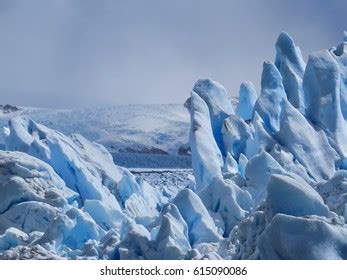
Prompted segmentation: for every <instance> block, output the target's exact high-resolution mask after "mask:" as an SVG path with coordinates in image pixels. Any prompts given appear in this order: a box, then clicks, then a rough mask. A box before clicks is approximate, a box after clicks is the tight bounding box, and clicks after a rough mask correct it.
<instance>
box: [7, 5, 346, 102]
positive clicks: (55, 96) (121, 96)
mask: <svg viewBox="0 0 347 280" xmlns="http://www.w3.org/2000/svg"><path fill="white" fill-rule="evenodd" d="M346 15H347V2H346V1H345V0H341V1H338V0H330V1H327V0H312V1H311V0H305V1H301V0H287V1H279V0H213V1H212V0H209V1H207V0H206V1H205V0H175V1H169V0H146V1H144V0H137V1H134V0H31V1H27V0H0V104H7V103H9V104H13V105H19V106H34V107H49V108H81V107H95V106H97V107H102V106H110V105H117V104H142V103H146V104H154V103H156V104H162V103H183V102H184V101H185V100H186V99H187V97H189V94H190V90H191V88H192V87H193V84H194V82H195V81H196V80H197V79H199V78H212V79H214V80H216V81H218V82H220V83H222V84H223V85H224V87H225V88H226V89H227V91H228V92H229V93H230V95H232V96H237V94H238V89H239V85H240V83H241V82H243V81H247V80H250V81H252V82H253V83H254V84H255V86H256V89H257V90H258V92H259V84H260V77H261V70H262V63H263V61H265V60H271V61H273V60H274V56H275V47H274V44H275V42H276V39H277V37H278V35H279V34H280V32H281V31H287V32H288V33H289V34H290V35H291V36H292V37H293V38H294V40H295V42H296V44H297V45H298V46H299V47H300V48H301V51H302V53H303V55H304V58H305V60H307V58H308V55H309V54H310V53H312V52H314V51H318V50H322V49H327V48H330V47H331V46H335V45H337V44H338V43H340V41H342V38H343V31H344V30H346V29H347V17H346Z"/></svg>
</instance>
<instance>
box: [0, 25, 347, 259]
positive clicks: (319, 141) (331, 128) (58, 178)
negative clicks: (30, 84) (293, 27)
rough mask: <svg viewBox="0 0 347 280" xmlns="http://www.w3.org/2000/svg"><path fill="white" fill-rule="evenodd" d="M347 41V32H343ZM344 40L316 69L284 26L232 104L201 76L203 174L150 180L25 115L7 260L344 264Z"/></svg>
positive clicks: (9, 163)
mask: <svg viewBox="0 0 347 280" xmlns="http://www.w3.org/2000/svg"><path fill="white" fill-rule="evenodd" d="M345 37H347V36H345ZM346 46H347V40H346V38H344V41H343V42H342V43H341V44H340V45H339V46H337V47H336V48H335V47H334V48H331V49H329V50H327V51H320V52H316V53H313V54H311V55H310V57H309V60H308V62H307V64H306V63H305V61H304V60H303V58H302V55H301V52H300V49H299V47H298V46H296V44H295V43H294V40H293V39H292V38H291V37H290V36H289V35H288V34H287V33H285V32H283V33H281V34H280V36H279V38H278V40H277V42H276V57H275V61H274V62H273V63H272V62H268V61H267V62H264V64H263V72H262V79H261V89H260V91H259V92H260V95H259V96H257V93H256V90H255V89H254V87H253V85H252V84H251V82H247V83H243V84H242V85H241V87H240V92H239V95H240V96H239V102H238V104H237V106H236V108H235V111H234V108H233V106H232V103H231V101H230V100H231V99H230V98H229V96H228V94H227V91H226V90H225V88H224V87H223V86H222V85H221V84H219V83H218V82H215V81H213V80H211V79H203V80H198V81H197V82H196V83H195V85H194V87H193V89H192V91H191V96H190V98H189V99H188V100H187V102H186V104H185V106H186V107H187V108H188V109H189V113H190V118H191V127H190V136H189V144H190V148H191V155H192V168H193V172H194V178H191V180H190V183H189V184H188V185H187V186H186V187H183V188H177V189H175V191H168V189H169V188H170V186H166V185H165V186H160V187H154V186H151V185H150V184H149V183H148V182H146V181H145V180H143V179H141V178H140V177H137V176H134V175H133V174H132V173H131V172H130V171H129V170H127V169H125V168H122V167H119V166H116V165H115V164H114V163H113V160H112V156H111V155H110V153H109V152H108V151H107V150H106V149H105V148H104V147H103V146H102V145H99V144H97V143H94V142H90V141H89V140H87V139H86V138H84V137H82V136H80V135H78V134H72V135H70V136H67V135H64V134H63V133H61V132H58V131H56V130H53V129H50V128H48V127H46V126H44V125H41V124H38V123H36V122H34V121H33V120H31V119H30V118H27V117H23V116H19V117H14V118H12V119H11V120H10V121H9V124H8V127H5V129H4V131H5V132H6V133H5V134H6V150H7V151H0V259H30V258H35V259H182V260H183V259H215V260H217V259H347V249H346V248H347V243H346V242H347V241H346V240H347V226H346V224H345V219H346V218H347V207H346V205H347V171H346V169H347V157H346V153H347V145H346V141H345V139H346V136H347V134H346V133H347V128H346V119H347V97H346V96H347V94H346V92H347V89H346V81H345V80H346V78H345V76H346V73H347V72H346V71H347V69H346V65H347V60H346V57H347V56H346V53H347V52H346Z"/></svg>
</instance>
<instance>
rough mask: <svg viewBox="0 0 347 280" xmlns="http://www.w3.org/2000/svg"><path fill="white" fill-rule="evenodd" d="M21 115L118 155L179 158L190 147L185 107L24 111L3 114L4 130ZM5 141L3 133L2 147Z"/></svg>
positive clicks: (0, 139) (158, 106)
mask: <svg viewBox="0 0 347 280" xmlns="http://www.w3.org/2000/svg"><path fill="white" fill-rule="evenodd" d="M18 115H25V116H28V117H30V118H31V119H33V120H35V121H37V122H38V123H41V124H43V125H45V126H47V127H50V128H52V129H56V130H59V131H61V132H62V133H64V134H67V135H70V134H73V133H78V134H81V135H83V136H84V137H85V138H87V139H89V140H92V141H96V142H98V143H100V144H103V145H104V146H105V147H106V148H107V149H108V150H109V151H110V152H114V153H116V152H119V151H120V150H121V151H123V152H128V153H134V152H135V153H149V154H155V153H159V154H160V153H170V154H175V155H177V154H178V153H179V152H180V153H184V152H185V149H186V148H187V143H188V132H189V114H188V113H187V110H186V109H185V108H184V107H183V105H118V106H113V107H106V108H90V109H80V110H56V109H41V108H22V109H21V110H19V111H13V112H9V113H6V114H5V113H1V111H0V127H3V126H5V125H7V122H8V120H9V119H10V118H12V117H14V116H18ZM4 137H5V136H4V134H3V131H2V129H1V131H0V145H1V144H3V143H4ZM180 148H181V150H180Z"/></svg>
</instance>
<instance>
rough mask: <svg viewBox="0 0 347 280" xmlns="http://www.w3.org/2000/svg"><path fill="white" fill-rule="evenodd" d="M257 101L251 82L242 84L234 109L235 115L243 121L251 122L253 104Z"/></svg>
mask: <svg viewBox="0 0 347 280" xmlns="http://www.w3.org/2000/svg"><path fill="white" fill-rule="evenodd" d="M256 101H257V93H256V91H255V88H254V85H253V84H252V82H250V81H248V82H244V83H242V84H241V86H240V91H239V101H238V103H237V107H236V109H235V114H236V115H238V116H239V117H241V118H242V119H244V120H245V121H248V120H251V119H252V115H253V108H254V104H255V102H256Z"/></svg>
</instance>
